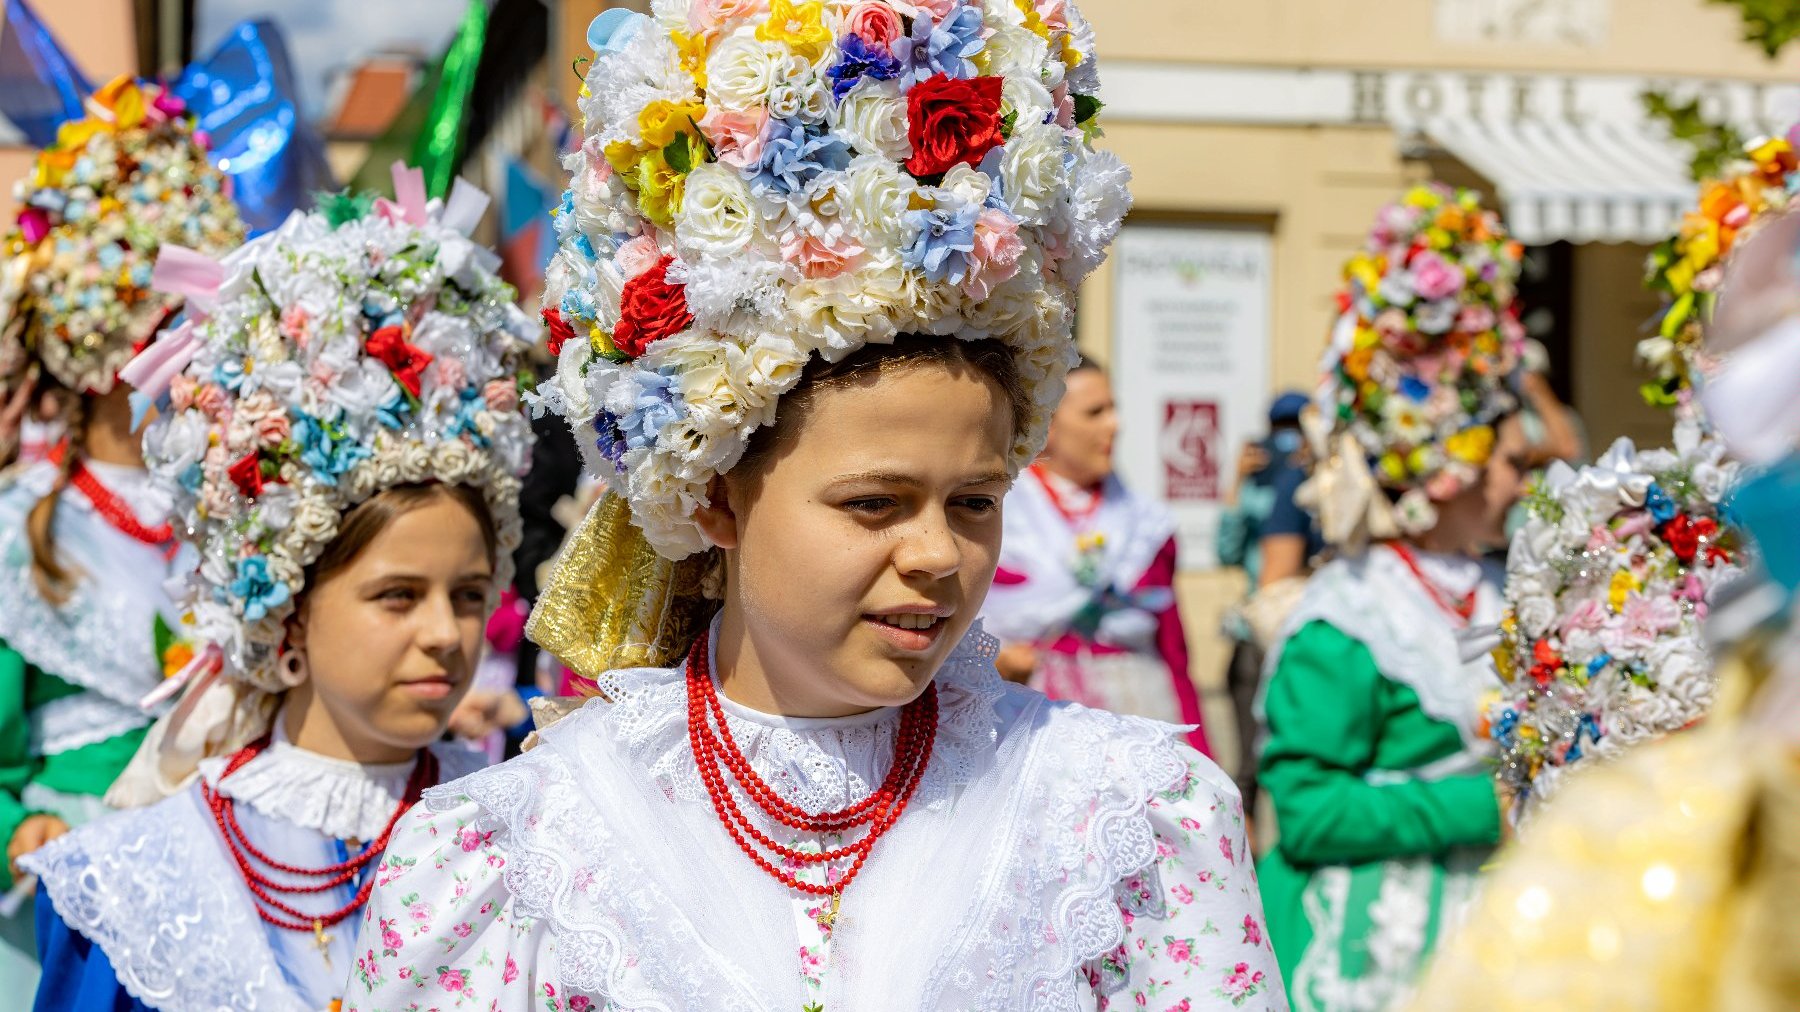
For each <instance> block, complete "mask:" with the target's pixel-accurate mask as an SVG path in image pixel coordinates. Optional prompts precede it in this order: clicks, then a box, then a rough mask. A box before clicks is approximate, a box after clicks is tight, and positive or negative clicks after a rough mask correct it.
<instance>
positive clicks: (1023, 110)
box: [1000, 36, 1056, 123]
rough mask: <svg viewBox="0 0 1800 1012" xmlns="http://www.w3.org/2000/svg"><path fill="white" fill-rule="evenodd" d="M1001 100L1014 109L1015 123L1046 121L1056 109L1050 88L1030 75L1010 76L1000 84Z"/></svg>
mask: <svg viewBox="0 0 1800 1012" xmlns="http://www.w3.org/2000/svg"><path fill="white" fill-rule="evenodd" d="M1034 37H1035V36H1034ZM1000 100H1001V101H1002V102H1004V103H1005V104H1006V106H1007V108H1009V109H1011V110H1012V111H1013V114H1014V116H1015V119H1014V122H1015V123H1045V122H1048V121H1049V120H1050V119H1051V118H1052V115H1053V114H1054V113H1055V111H1056V99H1054V98H1052V97H1051V95H1050V91H1049V89H1047V88H1045V87H1044V86H1043V85H1041V84H1039V83H1038V82H1037V79H1035V78H1030V77H1008V78H1007V79H1006V80H1005V81H1004V82H1002V83H1001V85H1000Z"/></svg>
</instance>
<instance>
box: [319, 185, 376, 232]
mask: <svg viewBox="0 0 1800 1012" xmlns="http://www.w3.org/2000/svg"><path fill="white" fill-rule="evenodd" d="M315 201H316V206H317V207H318V209H319V213H321V214H323V215H324V216H325V220H326V221H328V222H330V223H331V227H332V228H341V227H343V226H345V225H348V224H350V223H351V222H353V221H361V220H362V219H363V218H364V217H365V216H366V215H367V214H368V213H369V209H370V208H372V207H374V206H375V195H374V194H373V193H369V192H367V191H357V190H348V189H346V190H339V191H337V192H336V193H320V194H318V195H317V196H316V198H315Z"/></svg>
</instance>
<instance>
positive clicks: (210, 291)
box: [150, 243, 225, 315]
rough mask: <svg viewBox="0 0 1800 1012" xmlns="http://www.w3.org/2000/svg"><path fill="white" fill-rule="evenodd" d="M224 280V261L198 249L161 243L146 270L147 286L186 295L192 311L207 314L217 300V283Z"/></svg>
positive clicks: (160, 290)
mask: <svg viewBox="0 0 1800 1012" xmlns="http://www.w3.org/2000/svg"><path fill="white" fill-rule="evenodd" d="M223 284H225V265H224V264H222V263H220V262H218V261H217V260H214V259H213V258H212V257H209V256H207V255H206V254H205V253H202V252H200V251H199V250H192V249H188V248H187V247H186V246H176V245H174V244H172V243H165V244H164V245H163V247H162V249H161V250H159V251H158V252H157V254H156V267H155V268H154V269H153V270H151V272H150V287H151V288H154V289H156V290H157V291H159V292H162V293H164V294H167V295H179V296H181V297H182V298H184V299H186V300H187V302H188V305H189V306H190V307H192V309H193V311H194V312H196V313H199V314H201V315H207V314H210V313H211V312H212V310H213V307H214V306H216V305H218V302H219V287H220V286H221V285H223Z"/></svg>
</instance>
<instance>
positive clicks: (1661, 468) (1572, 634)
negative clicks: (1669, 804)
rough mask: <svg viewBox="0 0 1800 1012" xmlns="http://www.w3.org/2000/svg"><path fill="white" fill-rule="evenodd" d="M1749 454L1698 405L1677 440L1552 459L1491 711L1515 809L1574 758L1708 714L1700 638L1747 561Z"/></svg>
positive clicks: (1709, 678)
mask: <svg viewBox="0 0 1800 1012" xmlns="http://www.w3.org/2000/svg"><path fill="white" fill-rule="evenodd" d="M1738 471H1739V465H1738V464H1736V463H1735V462H1732V461H1730V460H1729V459H1727V458H1726V455H1725V447H1724V444H1723V443H1721V442H1720V441H1719V440H1718V439H1717V438H1716V437H1713V436H1710V435H1707V434H1704V433H1703V431H1702V429H1701V427H1700V425H1699V424H1698V423H1697V422H1696V421H1694V420H1691V419H1690V420H1684V421H1682V422H1680V423H1678V424H1677V426H1676V429H1675V447H1674V449H1672V450H1649V451H1644V452H1639V451H1638V450H1637V449H1636V447H1634V446H1633V445H1632V444H1631V441H1630V440H1626V439H1621V440H1619V441H1618V442H1617V443H1615V444H1613V447H1612V449H1610V450H1608V451H1607V453H1606V454H1605V455H1604V456H1603V457H1601V458H1600V460H1599V461H1597V462H1596V463H1594V464H1593V465H1590V466H1588V467H1584V468H1581V469H1580V470H1579V471H1577V470H1575V469H1573V468H1570V467H1569V466H1568V465H1566V464H1562V463H1556V464H1553V465H1551V467H1550V469H1549V471H1548V472H1547V473H1546V474H1545V476H1544V478H1543V479H1542V480H1541V481H1540V482H1539V483H1538V484H1537V485H1536V486H1535V487H1534V488H1533V490H1532V493H1531V495H1530V496H1529V497H1528V499H1527V501H1526V505H1527V507H1528V519H1527V520H1526V523H1525V526H1524V527H1523V528H1521V529H1520V531H1519V532H1518V533H1517V534H1516V535H1515V536H1514V538H1513V543H1512V550H1511V551H1510V552H1509V553H1508V555H1507V576H1506V605H1507V611H1506V615H1505V618H1504V619H1503V620H1502V623H1501V644H1500V646H1499V647H1498V648H1496V649H1495V651H1494V659H1495V664H1496V667H1497V668H1498V670H1499V672H1500V676H1501V679H1502V680H1503V682H1504V683H1505V688H1504V690H1503V691H1502V693H1501V696H1500V698H1499V699H1498V700H1497V701H1495V702H1494V703H1493V704H1492V705H1491V706H1490V707H1489V708H1488V714H1487V720H1488V726H1489V733H1490V734H1491V736H1492V737H1493V738H1494V740H1495V741H1496V742H1498V743H1499V745H1500V749H1501V759H1500V767H1499V771H1498V775H1499V778H1500V782H1501V783H1502V784H1503V785H1505V786H1506V787H1507V788H1508V790H1509V793H1511V794H1512V795H1513V797H1514V811H1515V813H1524V812H1525V811H1528V810H1529V806H1530V805H1533V804H1535V803H1536V802H1537V801H1538V800H1541V799H1542V798H1544V797H1546V796H1548V795H1549V794H1550V792H1551V791H1552V790H1553V789H1554V788H1555V787H1556V784H1557V782H1558V781H1559V780H1560V778H1561V777H1562V776H1563V774H1564V772H1565V771H1567V770H1568V769H1569V768H1570V767H1573V766H1575V765H1576V764H1577V763H1579V762H1582V761H1584V760H1587V759H1598V758H1603V757H1606V756H1610V755H1614V754H1616V753H1617V752H1619V751H1620V750H1621V749H1624V748H1627V747H1629V746H1631V745H1634V744H1637V743H1638V742H1641V741H1645V740H1647V739H1650V738H1655V737H1660V736H1662V735H1665V734H1668V733H1670V732H1673V731H1677V730H1680V729H1681V728H1684V727H1687V726H1688V725H1690V724H1692V723H1694V722H1695V721H1697V720H1699V719H1700V718H1701V717H1703V716H1705V715H1706V713H1707V711H1708V710H1709V709H1710V708H1711V706H1712V701H1713V696H1714V691H1715V689H1716V681H1715V678H1714V676H1713V669H1712V663H1711V661H1710V659H1709V658H1708V656H1707V652H1706V648H1705V645H1704V643H1703V642H1702V640H1701V635H1700V627H1701V624H1702V622H1703V621H1704V620H1705V618H1706V612H1707V605H1708V602H1709V601H1710V600H1711V595H1712V593H1713V591H1714V588H1716V587H1717V586H1718V585H1719V584H1721V583H1722V582H1724V581H1726V580H1728V579H1731V578H1732V577H1734V576H1735V575H1737V574H1738V573H1740V572H1741V571H1742V570H1743V567H1744V564H1745V559H1744V555H1743V552H1744V549H1743V547H1742V537H1741V536H1740V534H1739V533H1738V532H1737V530H1736V528H1735V527H1734V525H1733V524H1732V523H1731V522H1730V517H1729V513H1728V510H1727V508H1726V506H1725V502H1726V500H1727V498H1728V495H1729V494H1730V492H1731V490H1732V488H1733V486H1734V484H1735V483H1736V480H1737V476H1738Z"/></svg>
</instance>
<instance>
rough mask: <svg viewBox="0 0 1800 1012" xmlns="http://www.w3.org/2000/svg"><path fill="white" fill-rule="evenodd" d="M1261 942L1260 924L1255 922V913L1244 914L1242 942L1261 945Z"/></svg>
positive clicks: (1261, 930) (1261, 931)
mask: <svg viewBox="0 0 1800 1012" xmlns="http://www.w3.org/2000/svg"><path fill="white" fill-rule="evenodd" d="M1262 943H1263V929H1262V925H1261V924H1260V923H1258V922H1257V920H1256V915H1254V914H1245V915H1244V944H1245V945H1255V946H1261V945H1262Z"/></svg>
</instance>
